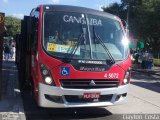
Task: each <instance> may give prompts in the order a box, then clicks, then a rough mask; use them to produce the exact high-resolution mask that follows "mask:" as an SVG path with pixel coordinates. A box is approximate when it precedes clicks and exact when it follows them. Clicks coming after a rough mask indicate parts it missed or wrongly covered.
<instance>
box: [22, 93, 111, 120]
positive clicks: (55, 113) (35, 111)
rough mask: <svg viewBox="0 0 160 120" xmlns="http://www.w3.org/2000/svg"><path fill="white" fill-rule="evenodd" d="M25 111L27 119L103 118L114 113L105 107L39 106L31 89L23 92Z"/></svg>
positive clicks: (68, 119)
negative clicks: (58, 107)
mask: <svg viewBox="0 0 160 120" xmlns="http://www.w3.org/2000/svg"><path fill="white" fill-rule="evenodd" d="M22 99H23V105H24V112H25V115H26V118H27V120H44V119H45V120H51V119H52V120H53V119H54V120H70V119H74V120H75V119H93V118H94V119H95V118H98V119H101V118H104V117H107V116H110V115H112V113H110V112H109V111H107V110H106V109H105V108H95V107H93V108H68V109H53V108H40V107H38V106H37V105H36V104H35V102H34V100H33V99H32V97H31V96H30V94H29V91H27V90H25V91H23V92H22Z"/></svg>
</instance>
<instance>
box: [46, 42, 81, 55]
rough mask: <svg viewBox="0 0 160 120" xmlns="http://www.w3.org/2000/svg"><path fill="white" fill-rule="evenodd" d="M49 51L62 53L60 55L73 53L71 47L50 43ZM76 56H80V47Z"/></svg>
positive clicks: (48, 45)
mask: <svg viewBox="0 0 160 120" xmlns="http://www.w3.org/2000/svg"><path fill="white" fill-rule="evenodd" d="M47 51H50V52H60V53H71V52H72V47H71V46H70V45H60V44H54V43H48V44H47ZM75 54H76V55H80V47H78V49H77V51H76V52H75Z"/></svg>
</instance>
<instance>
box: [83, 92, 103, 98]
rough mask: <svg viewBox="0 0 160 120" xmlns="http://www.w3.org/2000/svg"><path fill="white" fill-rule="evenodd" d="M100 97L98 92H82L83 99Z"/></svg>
mask: <svg viewBox="0 0 160 120" xmlns="http://www.w3.org/2000/svg"><path fill="white" fill-rule="evenodd" d="M99 97H100V93H84V94H83V98H84V99H98V98H99Z"/></svg>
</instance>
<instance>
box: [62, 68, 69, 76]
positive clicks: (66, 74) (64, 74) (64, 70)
mask: <svg viewBox="0 0 160 120" xmlns="http://www.w3.org/2000/svg"><path fill="white" fill-rule="evenodd" d="M69 75H70V67H61V76H69Z"/></svg>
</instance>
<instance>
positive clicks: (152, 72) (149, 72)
mask: <svg viewBox="0 0 160 120" xmlns="http://www.w3.org/2000/svg"><path fill="white" fill-rule="evenodd" d="M131 70H132V71H137V72H143V73H147V74H152V75H157V76H160V73H158V74H157V73H154V71H145V70H137V69H134V68H131Z"/></svg>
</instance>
